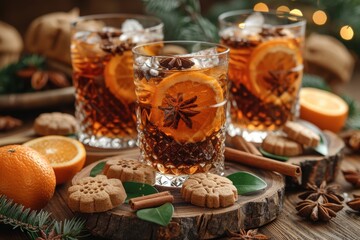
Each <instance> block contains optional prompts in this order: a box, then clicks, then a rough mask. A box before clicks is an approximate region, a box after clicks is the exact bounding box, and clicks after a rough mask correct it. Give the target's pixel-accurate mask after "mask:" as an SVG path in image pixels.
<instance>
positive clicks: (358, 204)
mask: <svg viewBox="0 0 360 240" xmlns="http://www.w3.org/2000/svg"><path fill="white" fill-rule="evenodd" d="M346 204H347V205H348V206H349V207H350V208H351V209H353V210H355V211H358V212H360V195H357V194H354V199H353V200H351V201H348V202H347V203H346Z"/></svg>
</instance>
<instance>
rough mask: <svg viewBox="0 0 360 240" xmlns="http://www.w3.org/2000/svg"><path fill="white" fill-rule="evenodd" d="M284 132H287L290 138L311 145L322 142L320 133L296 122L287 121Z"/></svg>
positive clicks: (314, 145)
mask: <svg viewBox="0 0 360 240" xmlns="http://www.w3.org/2000/svg"><path fill="white" fill-rule="evenodd" d="M283 132H285V133H286V134H287V136H288V138H290V139H292V140H294V141H296V142H298V143H301V144H303V145H306V146H309V147H316V146H317V145H318V144H319V142H320V137H319V135H317V134H316V133H315V132H313V131H312V130H310V129H309V128H307V127H304V126H303V125H301V124H299V123H296V122H291V121H288V122H286V123H285V126H284V128H283Z"/></svg>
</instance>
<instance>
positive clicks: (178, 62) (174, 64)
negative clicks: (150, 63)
mask: <svg viewBox="0 0 360 240" xmlns="http://www.w3.org/2000/svg"><path fill="white" fill-rule="evenodd" d="M159 64H160V66H162V67H164V68H166V69H168V70H171V69H174V68H176V69H177V70H181V69H187V68H191V67H192V66H193V65H194V62H193V61H191V60H190V59H188V58H184V57H168V58H163V59H161V60H159Z"/></svg>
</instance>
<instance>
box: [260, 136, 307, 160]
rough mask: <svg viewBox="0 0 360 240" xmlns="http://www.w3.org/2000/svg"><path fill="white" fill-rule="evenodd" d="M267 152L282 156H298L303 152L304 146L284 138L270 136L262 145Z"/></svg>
mask: <svg viewBox="0 0 360 240" xmlns="http://www.w3.org/2000/svg"><path fill="white" fill-rule="evenodd" d="M261 148H262V149H264V150H265V151H266V152H269V153H272V154H275V155H280V156H288V157H290V156H296V155H300V154H302V152H303V148H302V145H301V144H300V143H298V142H295V141H293V140H291V139H289V138H286V137H284V136H277V135H273V134H269V135H268V136H267V137H266V138H265V139H264V141H263V142H262V144H261Z"/></svg>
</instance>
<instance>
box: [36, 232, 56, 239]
mask: <svg viewBox="0 0 360 240" xmlns="http://www.w3.org/2000/svg"><path fill="white" fill-rule="evenodd" d="M40 235H41V237H37V238H36V240H61V235H56V232H55V230H54V229H53V230H51V231H50V232H49V234H46V233H45V232H44V231H43V230H41V231H40Z"/></svg>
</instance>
